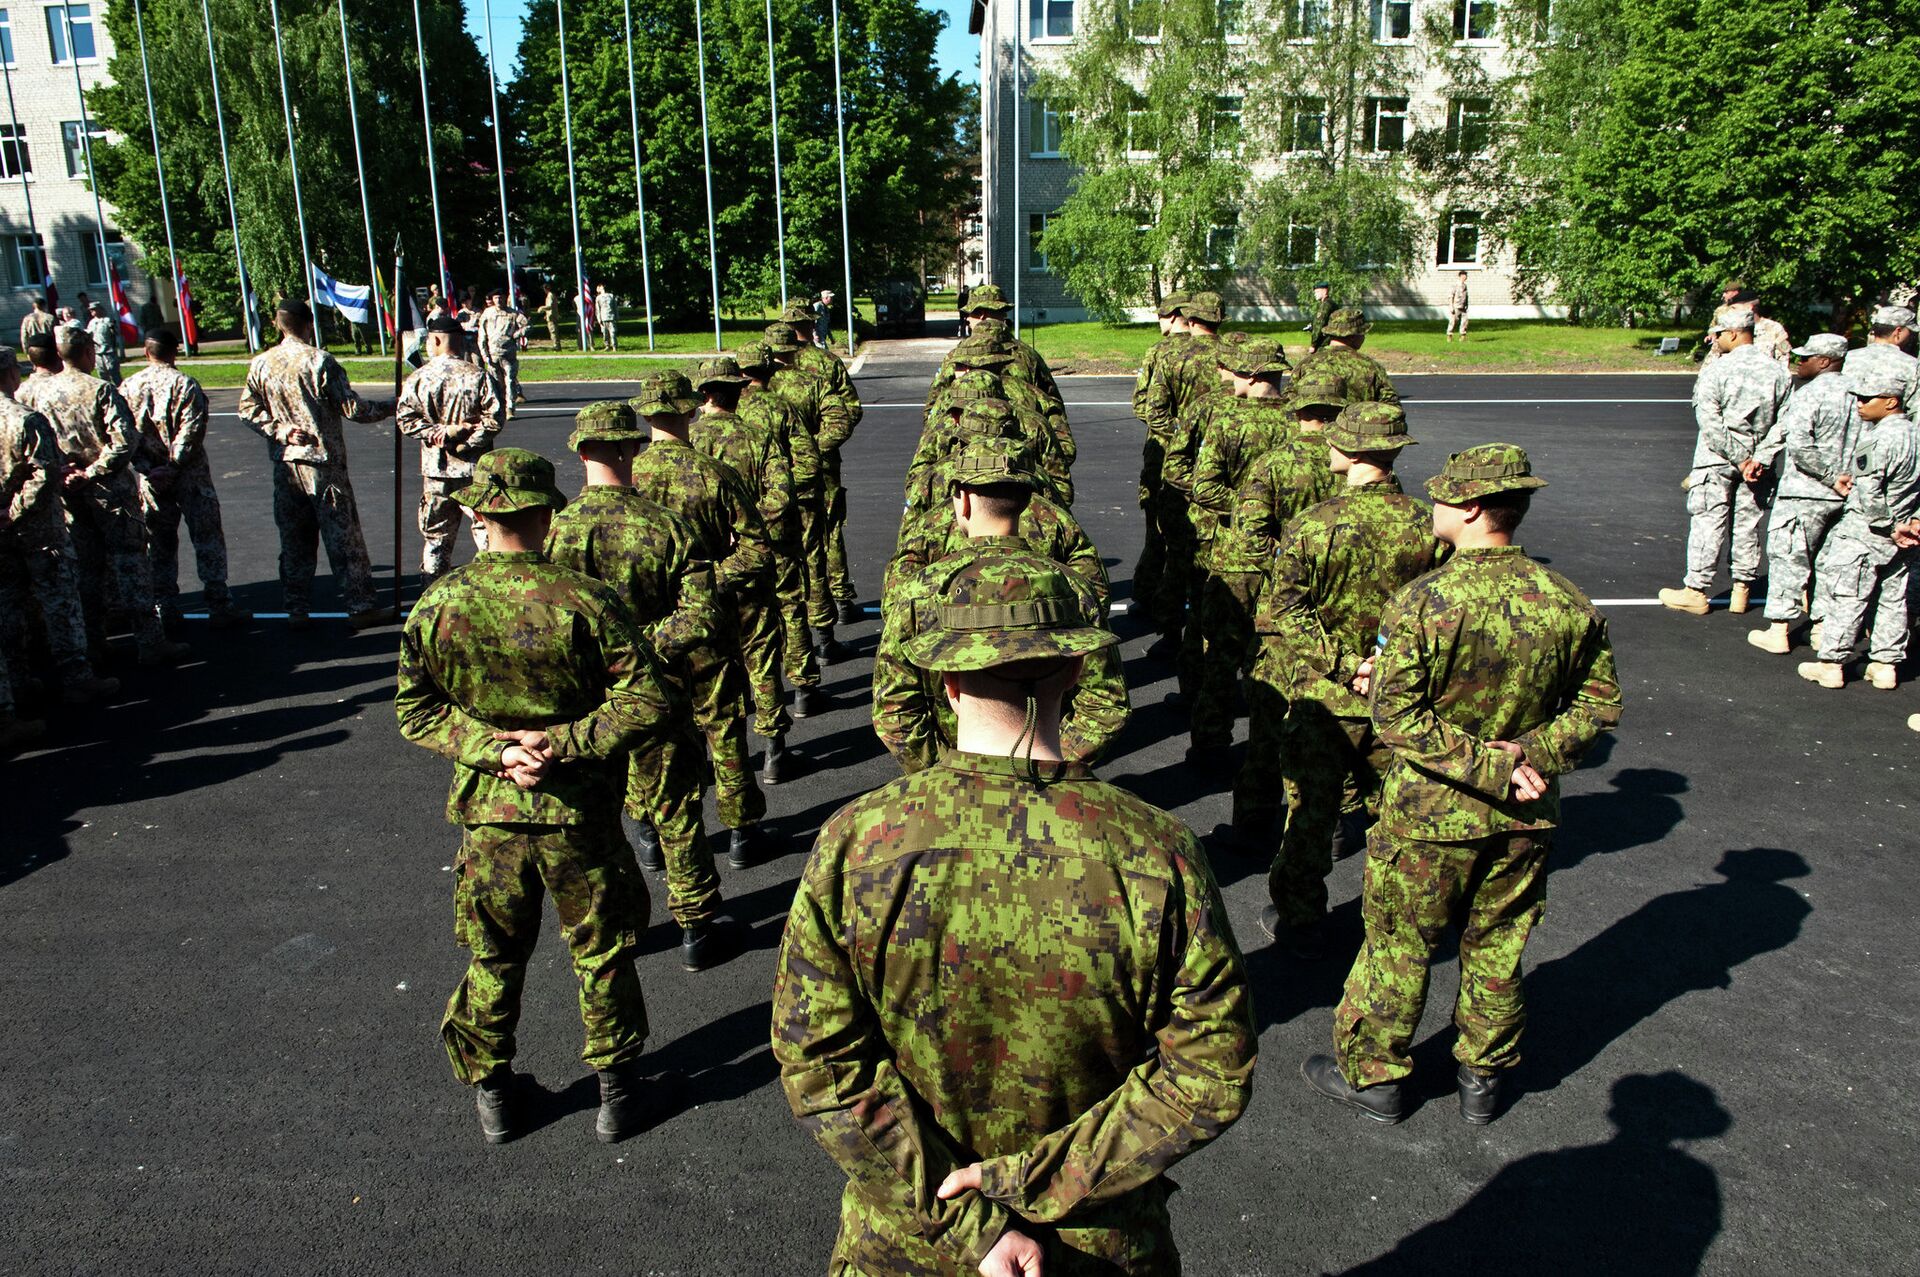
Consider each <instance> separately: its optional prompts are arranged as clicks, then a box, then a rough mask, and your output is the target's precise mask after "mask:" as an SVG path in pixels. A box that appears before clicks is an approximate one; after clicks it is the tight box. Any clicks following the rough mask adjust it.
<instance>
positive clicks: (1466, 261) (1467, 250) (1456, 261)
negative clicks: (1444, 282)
mask: <svg viewBox="0 0 1920 1277" xmlns="http://www.w3.org/2000/svg"><path fill="white" fill-rule="evenodd" d="M1436 260H1438V262H1439V264H1440V265H1442V266H1477V265H1479V263H1480V215H1479V214H1478V213H1462V212H1452V213H1448V214H1447V219H1446V221H1444V222H1442V223H1441V224H1440V253H1439V256H1438V258H1437V259H1436Z"/></svg>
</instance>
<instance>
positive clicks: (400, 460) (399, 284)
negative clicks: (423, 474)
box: [393, 235, 412, 612]
mask: <svg viewBox="0 0 1920 1277" xmlns="http://www.w3.org/2000/svg"><path fill="white" fill-rule="evenodd" d="M406 274H407V259H406V258H405V256H403V255H402V254H401V252H400V237H399V236H398V235H395V236H394V237H393V401H394V402H395V403H399V402H400V392H401V390H402V389H403V388H404V387H403V386H402V381H403V380H404V371H403V366H402V363H401V352H402V351H403V350H404V349H405V348H406V342H404V341H403V340H401V337H400V317H401V315H403V314H406V313H408V312H410V311H411V310H412V307H411V306H408V305H407V303H406V302H405V301H404V300H403V299H404V298H405V297H406V293H405V292H404V291H403V290H404V289H405V288H406V286H407V278H406ZM403 438H405V436H404V435H402V434H401V433H400V431H399V430H398V429H397V428H396V429H395V430H394V431H393V610H394V611H396V612H398V611H399V610H400V572H401V567H400V562H401V555H400V538H401V536H402V531H401V528H402V524H401V517H400V506H401V497H400V488H401V485H402V483H403V482H404V481H405V480H404V475H405V472H406V471H405V467H406V461H405V457H404V453H403V450H402V443H401V440H402V439H403Z"/></svg>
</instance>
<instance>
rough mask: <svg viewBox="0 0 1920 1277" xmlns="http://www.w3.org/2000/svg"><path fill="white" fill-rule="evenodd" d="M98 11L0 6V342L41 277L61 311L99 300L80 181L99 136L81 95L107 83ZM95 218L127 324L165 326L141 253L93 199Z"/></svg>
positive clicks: (91, 222)
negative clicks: (130, 317)
mask: <svg viewBox="0 0 1920 1277" xmlns="http://www.w3.org/2000/svg"><path fill="white" fill-rule="evenodd" d="M105 10H106V5H105V3H103V2H102V0H89V2H82V0H71V2H60V0H52V2H49V0H25V2H24V3H23V2H22V0H12V2H11V3H5V2H4V0H0V62H4V64H5V65H4V95H3V96H0V324H3V325H4V327H0V341H10V340H11V339H12V338H11V334H12V333H13V332H14V330H15V329H16V328H17V327H18V325H19V321H20V317H21V316H23V315H24V314H26V313H27V311H28V310H29V309H31V308H32V303H33V298H34V297H36V296H39V295H41V294H42V293H43V292H44V288H45V279H46V276H47V273H48V272H49V270H50V271H51V273H52V276H53V281H54V286H55V288H56V289H57V290H58V294H59V300H60V304H61V305H66V306H70V305H73V304H74V301H75V299H76V298H77V297H78V295H79V294H81V293H86V294H87V295H88V296H89V297H90V298H92V299H94V300H98V301H105V300H106V298H107V295H108V293H107V280H106V267H105V266H104V264H103V262H102V256H101V244H100V221H99V220H96V210H95V202H94V195H93V188H92V187H91V185H90V184H89V182H88V174H87V150H88V147H89V145H91V146H93V147H95V148H97V147H99V146H101V145H103V144H105V143H106V142H107V140H108V134H107V133H106V131H105V130H104V129H102V128H101V127H100V125H99V124H98V123H97V122H96V121H94V120H93V118H92V112H91V111H90V110H83V108H82V106H81V94H82V91H83V90H88V91H90V90H91V89H92V88H93V87H94V86H95V85H97V84H100V83H102V82H104V81H105V80H106V79H107V63H108V61H109V60H110V59H111V58H112V56H113V44H112V37H111V36H110V35H109V34H108V32H107V26H106V22H105ZM76 71H77V72H78V82H77V83H76V76H75V73H76ZM83 121H85V124H84V126H83V123H82V122H83ZM98 218H100V219H104V221H105V224H106V256H107V258H108V259H109V260H111V262H112V263H113V267H114V269H115V270H116V271H117V272H118V274H119V276H120V281H121V285H122V287H123V288H124V289H125V290H126V294H127V304H128V305H129V306H130V307H132V309H133V311H134V315H135V317H136V318H140V317H141V316H142V314H143V313H144V314H145V316H146V318H147V319H148V320H150V319H152V318H153V317H154V316H155V314H156V313H157V314H158V315H159V316H160V317H162V318H164V319H167V320H171V319H172V317H173V314H174V310H175V307H174V298H173V296H172V292H171V290H170V289H167V288H157V287H155V283H154V281H153V280H152V279H150V278H149V277H148V276H147V275H146V273H145V272H144V271H142V270H141V269H140V268H139V266H138V265H136V263H137V262H138V261H139V260H140V251H139V249H138V248H137V247H136V246H135V245H132V244H130V243H127V242H125V241H123V240H122V238H121V235H120V231H119V229H118V227H117V226H116V225H115V220H114V208H113V205H111V204H109V203H106V202H105V201H104V200H103V201H101V202H100V204H99V208H98ZM155 306H158V307H159V308H160V309H159V310H158V311H157V312H156V311H155V309H154V307H155Z"/></svg>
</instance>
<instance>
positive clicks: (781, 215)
mask: <svg viewBox="0 0 1920 1277" xmlns="http://www.w3.org/2000/svg"><path fill="white" fill-rule="evenodd" d="M773 64H774V57H773V0H767V114H768V115H769V116H771V117H772V119H773V230H774V239H775V242H776V243H778V244H779V246H780V306H781V309H783V310H784V309H785V308H786V305H787V213H786V206H785V204H784V203H783V201H782V198H781V194H780V96H779V90H778V88H777V86H776V85H775V82H774V66H773Z"/></svg>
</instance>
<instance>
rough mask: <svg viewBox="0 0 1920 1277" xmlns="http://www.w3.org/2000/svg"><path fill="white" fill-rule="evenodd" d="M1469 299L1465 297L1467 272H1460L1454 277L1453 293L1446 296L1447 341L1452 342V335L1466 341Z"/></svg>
mask: <svg viewBox="0 0 1920 1277" xmlns="http://www.w3.org/2000/svg"><path fill="white" fill-rule="evenodd" d="M1470 304H1471V299H1470V298H1469V297H1468V296H1467V272H1465V271H1460V272H1459V273H1457V274H1456V275H1455V276H1454V279H1453V291H1452V292H1450V293H1448V294H1447V340H1448V341H1452V340H1453V337H1454V334H1455V333H1458V334H1459V335H1460V340H1461V341H1465V340H1466V339H1467V307H1468V306H1469V305H1470Z"/></svg>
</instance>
